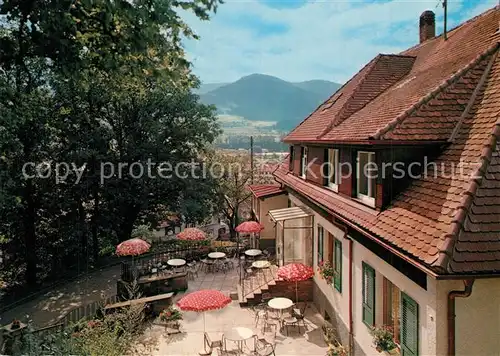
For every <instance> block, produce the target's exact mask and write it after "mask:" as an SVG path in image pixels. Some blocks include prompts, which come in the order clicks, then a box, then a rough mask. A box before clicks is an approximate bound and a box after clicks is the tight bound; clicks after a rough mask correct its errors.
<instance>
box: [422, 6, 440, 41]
mask: <svg viewBox="0 0 500 356" xmlns="http://www.w3.org/2000/svg"><path fill="white" fill-rule="evenodd" d="M435 36H436V17H435V15H434V12H432V11H430V10H427V11H424V12H422V15H420V43H422V42H425V41H427V40H429V39H431V38H433V37H435Z"/></svg>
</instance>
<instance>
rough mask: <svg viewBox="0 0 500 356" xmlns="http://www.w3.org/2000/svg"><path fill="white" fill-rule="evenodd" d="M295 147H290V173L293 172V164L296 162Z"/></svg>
mask: <svg viewBox="0 0 500 356" xmlns="http://www.w3.org/2000/svg"><path fill="white" fill-rule="evenodd" d="M294 153H295V147H294V146H293V145H292V146H290V157H289V164H288V167H289V168H290V171H293V162H294V160H295V154H294Z"/></svg>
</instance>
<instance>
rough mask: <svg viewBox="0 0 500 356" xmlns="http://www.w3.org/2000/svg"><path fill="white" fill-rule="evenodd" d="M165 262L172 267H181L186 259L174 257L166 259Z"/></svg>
mask: <svg viewBox="0 0 500 356" xmlns="http://www.w3.org/2000/svg"><path fill="white" fill-rule="evenodd" d="M167 264H168V265H169V266H172V267H181V266H184V265H185V264H186V260H183V259H182V258H174V259H171V260H168V261H167Z"/></svg>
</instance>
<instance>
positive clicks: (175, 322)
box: [160, 306, 182, 329]
mask: <svg viewBox="0 0 500 356" xmlns="http://www.w3.org/2000/svg"><path fill="white" fill-rule="evenodd" d="M160 320H161V321H162V322H164V323H166V326H167V327H172V328H176V329H178V328H179V320H182V314H181V312H180V311H179V310H178V309H176V308H174V307H173V306H170V307H168V308H166V309H164V310H162V311H161V312H160Z"/></svg>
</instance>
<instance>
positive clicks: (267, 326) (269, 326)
mask: <svg viewBox="0 0 500 356" xmlns="http://www.w3.org/2000/svg"><path fill="white" fill-rule="evenodd" d="M279 326H280V321H279V319H277V318H275V317H270V316H269V314H268V316H267V318H266V319H265V321H264V327H263V328H262V332H263V333H265V332H266V331H268V330H270V331H271V332H273V331H274V333H276V330H278V328H279Z"/></svg>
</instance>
